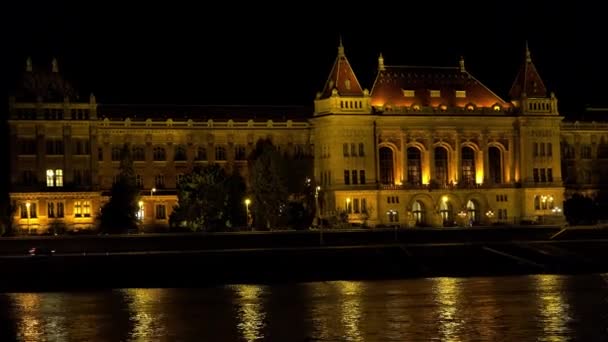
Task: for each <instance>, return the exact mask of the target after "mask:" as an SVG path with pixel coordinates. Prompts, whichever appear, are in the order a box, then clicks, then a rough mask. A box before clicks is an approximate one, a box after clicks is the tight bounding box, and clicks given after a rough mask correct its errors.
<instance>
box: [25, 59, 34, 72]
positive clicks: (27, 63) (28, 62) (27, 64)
mask: <svg viewBox="0 0 608 342" xmlns="http://www.w3.org/2000/svg"><path fill="white" fill-rule="evenodd" d="M32 69H33V68H32V57H28V58H27V59H26V60H25V71H27V72H32Z"/></svg>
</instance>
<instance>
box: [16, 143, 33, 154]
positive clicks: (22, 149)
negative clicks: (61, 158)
mask: <svg viewBox="0 0 608 342" xmlns="http://www.w3.org/2000/svg"><path fill="white" fill-rule="evenodd" d="M18 148H19V154H36V140H35V139H19V146H18Z"/></svg>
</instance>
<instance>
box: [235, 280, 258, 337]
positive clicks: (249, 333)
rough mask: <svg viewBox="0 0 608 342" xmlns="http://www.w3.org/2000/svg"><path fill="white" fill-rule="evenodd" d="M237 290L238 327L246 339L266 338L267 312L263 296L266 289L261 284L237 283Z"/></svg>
mask: <svg viewBox="0 0 608 342" xmlns="http://www.w3.org/2000/svg"><path fill="white" fill-rule="evenodd" d="M232 288H233V289H234V291H235V292H236V299H235V301H236V303H235V304H236V305H237V321H238V324H237V328H238V330H239V332H240V333H241V335H242V337H243V339H244V340H245V341H259V340H263V339H264V328H265V326H266V312H265V311H264V307H263V302H262V296H263V295H264V294H265V292H266V289H265V288H264V287H263V286H260V285H235V286H233V287H232Z"/></svg>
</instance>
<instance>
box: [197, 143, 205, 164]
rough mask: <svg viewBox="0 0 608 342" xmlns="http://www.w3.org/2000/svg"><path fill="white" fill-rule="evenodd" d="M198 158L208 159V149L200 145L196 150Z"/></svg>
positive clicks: (201, 159)
mask: <svg viewBox="0 0 608 342" xmlns="http://www.w3.org/2000/svg"><path fill="white" fill-rule="evenodd" d="M196 160H200V161H207V149H206V148H205V147H203V146H199V147H198V150H197V152H196Z"/></svg>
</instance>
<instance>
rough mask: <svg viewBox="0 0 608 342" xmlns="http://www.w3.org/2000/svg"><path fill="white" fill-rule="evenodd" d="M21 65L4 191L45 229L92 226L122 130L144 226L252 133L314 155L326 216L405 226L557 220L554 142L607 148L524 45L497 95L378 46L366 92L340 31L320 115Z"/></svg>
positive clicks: (460, 70) (25, 219)
mask: <svg viewBox="0 0 608 342" xmlns="http://www.w3.org/2000/svg"><path fill="white" fill-rule="evenodd" d="M25 69H26V70H25V75H24V78H23V79H24V81H23V84H22V87H21V88H20V89H19V90H18V91H17V92H16V94H15V96H13V97H11V100H10V106H9V111H10V113H9V115H10V120H9V125H10V134H11V137H10V140H11V142H12V146H11V148H10V150H11V183H12V184H13V189H12V192H11V198H12V200H13V201H14V202H15V203H16V204H17V210H16V212H15V214H14V221H15V223H16V224H17V225H18V226H19V227H20V228H21V229H23V230H28V229H29V230H32V229H35V230H36V231H38V232H40V231H44V230H45V229H47V228H48V227H49V226H50V225H52V224H53V223H54V222H61V223H65V224H66V225H67V226H68V228H69V229H80V228H89V227H91V226H92V225H93V223H94V217H95V215H96V213H98V212H99V208H100V206H101V205H102V204H103V202H104V201H105V200H107V191H108V190H109V189H110V187H111V185H112V182H113V180H114V177H115V176H116V175H117V174H118V165H119V159H120V149H121V148H122V146H123V145H124V144H125V143H126V144H128V145H129V146H130V148H131V151H132V156H133V159H134V167H135V173H136V175H137V179H136V181H137V184H138V185H139V186H140V187H141V189H142V192H141V195H142V197H141V198H142V202H141V203H142V204H141V213H140V215H141V217H142V218H143V224H145V225H167V224H168V217H169V215H170V213H171V209H172V207H173V206H174V205H175V204H176V191H175V187H176V183H177V181H178V179H179V177H181V176H182V175H184V174H186V173H188V172H189V171H190V170H192V168H193V167H194V165H197V164H205V163H213V162H216V163H220V164H222V165H224V167H225V168H227V169H229V170H236V171H238V172H240V173H241V174H242V175H244V176H245V177H246V176H247V172H248V171H247V163H246V158H247V156H248V154H249V153H250V152H251V150H252V148H253V146H254V144H255V142H256V141H257V140H258V139H260V138H267V137H270V138H271V139H272V140H273V142H274V143H275V145H277V146H278V147H279V148H280V150H281V151H282V152H285V153H289V154H292V155H302V156H308V157H314V178H315V180H316V182H317V184H318V186H320V192H319V193H318V194H317V195H318V200H319V207H320V209H321V215H322V216H323V217H329V216H334V215H338V214H339V213H341V212H346V214H347V217H348V220H349V221H350V222H351V223H366V224H369V225H370V226H376V225H400V226H407V227H414V226H453V225H475V224H494V223H505V224H508V223H520V222H522V221H524V222H525V221H534V222H539V223H558V222H562V221H563V213H562V211H561V208H562V206H563V201H564V196H565V194H566V191H565V190H566V189H565V187H564V179H563V177H562V158H566V159H567V160H570V159H568V158H570V157H568V156H569V155H567V156H562V153H564V151H566V152H568V151H570V149H574V150H577V149H585V151H587V150H586V148H587V147H586V146H588V145H589V146H591V151H590V152H589V153H590V154H589V156H591V157H594V158H604V157H603V154H602V153H603V152H601V151H603V150H602V149H601V146H603V145H602V144H603V143H607V142H608V138H606V137H608V127H600V126H598V125H595V126H593V127H588V128H587V126H585V127H582V126H581V125H580V124H570V123H562V120H563V117H562V116H560V114H559V112H558V106H557V99H556V97H555V95H554V94H553V93H548V92H547V89H546V87H545V85H544V83H543V81H542V79H541V77H540V75H539V74H538V72H537V70H536V68H535V66H534V64H533V63H532V59H531V57H530V52H529V51H528V49H527V48H526V54H525V59H524V60H523V63H522V66H521V69H520V70H519V72H518V74H517V75H516V77H515V81H514V82H513V85H512V88H511V91H510V92H509V101H506V100H503V99H502V98H501V97H499V96H498V95H496V94H495V93H494V92H492V91H491V90H490V89H488V88H487V87H486V86H484V85H483V84H482V83H481V82H480V81H479V80H477V79H476V78H475V77H474V76H473V75H471V74H470V73H469V72H468V71H467V70H466V68H465V63H464V60H462V59H461V60H460V62H459V63H458V65H457V66H455V67H416V66H391V65H388V64H385V63H384V58H383V57H382V55H380V57H379V58H378V70H377V75H376V79H375V81H374V84H373V86H372V88H371V91H369V90H367V89H364V88H363V87H362V86H361V85H360V83H359V81H358V79H357V77H356V75H355V72H354V70H353V69H352V68H351V65H350V64H349V62H348V59H347V58H346V54H345V51H344V47H343V46H342V45H341V44H340V46H339V47H338V55H337V58H336V60H335V63H334V65H333V68H332V69H331V72H330V75H329V77H328V79H327V81H326V83H325V86H324V88H323V89H322V91H321V92H319V93H318V94H317V98H316V99H315V101H314V111H313V113H310V112H306V109H305V107H255V106H249V107H240V106H233V107H231V106H224V107H210V106H136V105H104V104H98V103H97V102H96V99H95V97H94V96H93V95H91V96H90V98H89V99H88V101H84V102H83V101H80V100H79V99H78V98H77V97H76V95H75V92H74V91H73V89H72V88H71V86H70V85H69V84H68V83H67V82H66V81H64V80H63V79H62V78H61V76H60V73H59V70H58V66H57V63H56V61H53V63H52V66H51V68H50V72H47V71H38V70H34V69H33V66H32V63H31V61H29V60H28V62H27V63H26V68H25ZM565 142H571V144H570V145H569V144H567V143H565ZM585 144H587V145H585ZM564 146H566V148H565V147H564ZM568 146H571V147H568ZM577 151H578V150H577ZM585 153H587V152H585ZM606 155H607V157H608V152H607V153H606ZM573 156H576V158H583V159H584V158H585V156H587V154H584V153H583V154H581V153H579V152H575V153H574V154H573ZM600 156H601V157H600ZM573 160H574V159H573ZM576 160H578V159H576ZM607 161H608V159H607ZM594 165H595V164H594ZM572 166H575V164H572ZM566 169H567V168H566ZM569 179H570V181H572V180H571V178H569ZM577 181H578V180H577ZM577 181H574V183H576V182H577ZM574 183H573V184H574ZM591 183H592V181H591V180H590V183H589V184H591ZM590 187H593V185H590Z"/></svg>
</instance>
